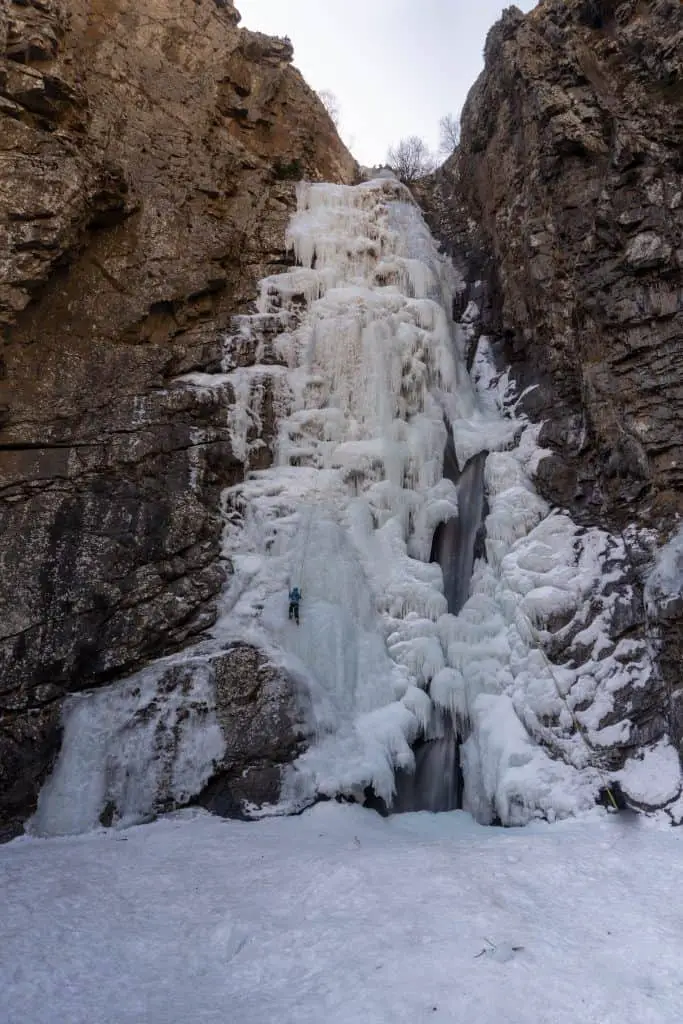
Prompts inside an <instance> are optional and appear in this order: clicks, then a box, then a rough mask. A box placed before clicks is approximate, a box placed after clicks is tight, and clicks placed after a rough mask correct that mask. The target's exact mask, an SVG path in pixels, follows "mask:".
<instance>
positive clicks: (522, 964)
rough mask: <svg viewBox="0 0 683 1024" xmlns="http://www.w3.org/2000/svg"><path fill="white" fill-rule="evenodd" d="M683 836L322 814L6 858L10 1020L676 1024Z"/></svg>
mask: <svg viewBox="0 0 683 1024" xmlns="http://www.w3.org/2000/svg"><path fill="white" fill-rule="evenodd" d="M682 843H683V833H681V832H680V830H672V829H661V828H659V827H658V825H657V823H656V822H653V821H648V820H647V819H642V818H641V819H638V820H634V819H631V818H624V817H621V816H619V817H617V816H615V817H610V816H608V815H605V814H602V813H600V812H597V811H595V812H591V815H590V816H589V817H587V818H584V819H576V820H571V821H566V822H561V823H556V824H554V825H546V824H541V823H538V824H534V825H529V826H527V827H525V828H522V829H511V830H508V829H505V830H503V829H496V828H485V827H482V826H480V825H477V824H475V823H474V821H473V820H472V819H471V818H470V816H469V815H467V814H466V813H464V812H453V813H450V814H441V815H430V814H428V813H425V812H423V813H421V814H409V815H403V816H396V817H393V818H390V819H382V818H380V817H379V816H377V815H375V814H373V812H371V811H368V810H365V809H363V808H361V807H358V806H351V805H343V806H341V805H338V804H336V803H327V804H320V805H318V806H316V807H315V808H313V809H312V810H310V811H308V812H306V813H305V814H304V815H302V816H300V817H295V818H276V819H268V820H264V821H260V822H255V823H240V822H233V821H221V820H219V819H216V818H211V817H209V816H208V815H204V814H200V815H198V816H194V817H193V816H190V815H189V813H188V812H182V814H181V816H179V817H176V818H170V819H165V820H161V821H159V822H157V823H155V824H152V825H146V826H140V827H137V828H133V829H130V830H128V831H124V832H121V831H112V830H110V831H99V832H96V833H91V834H89V835H85V836H78V837H73V838H65V839H49V840H38V839H29V838H26V839H19V840H16V841H15V842H13V843H11V844H9V845H8V846H4V847H2V848H0V905H1V906H2V914H1V916H0V1021H2V1024H213V1022H215V1024H401V1022H406V1024H423V1022H426V1021H430V1022H431V1021H433V1022H438V1021H444V1022H446V1021H448V1022H452V1024H679V1022H680V1020H681V1017H682V1011H683V908H682V907H681V904H680V900H679V899H678V893H679V892H680V890H681V882H682V881H683V867H682V866H681V865H682V864H683V846H682V845H681V844H682Z"/></svg>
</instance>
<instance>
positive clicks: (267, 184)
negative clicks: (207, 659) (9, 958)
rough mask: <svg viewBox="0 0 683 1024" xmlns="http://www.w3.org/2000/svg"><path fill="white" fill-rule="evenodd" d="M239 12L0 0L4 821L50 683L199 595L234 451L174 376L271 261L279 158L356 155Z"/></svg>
mask: <svg viewBox="0 0 683 1024" xmlns="http://www.w3.org/2000/svg"><path fill="white" fill-rule="evenodd" d="M238 21H239V15H238V13H237V11H236V10H235V8H234V6H233V5H232V3H231V2H229V0H3V2H2V3H0V325H1V326H2V330H3V337H2V354H1V357H0V565H1V566H2V574H1V575H0V630H1V632H0V826H2V824H3V822H7V821H12V820H13V819H15V818H17V817H22V816H24V815H25V813H26V811H27V810H30V808H31V807H32V805H33V803H34V800H35V796H36V792H37V788H38V786H39V785H40V782H41V781H42V779H43V777H44V776H45V773H46V771H47V768H48V766H49V763H50V759H51V757H52V755H53V753H54V750H55V749H56V746H57V744H58V740H59V708H60V704H61V701H62V698H63V696H64V695H65V694H66V693H68V692H71V691H74V690H78V689H82V688H84V687H88V686H92V685H97V684H100V683H102V682H105V681H107V680H109V679H111V678H113V677H115V676H116V675H118V674H120V673H122V672H125V671H129V670H130V669H132V668H134V667H136V666H138V665H140V664H143V663H144V662H146V661H147V660H149V659H151V658H153V657H156V656H158V655H160V654H163V653H166V652H168V651H169V650H172V649H177V648H178V647H181V646H182V645H183V644H184V643H186V642H187V641H189V640H190V639H191V638H192V637H194V636H195V635H197V634H199V633H200V632H201V631H202V630H203V629H205V628H206V627H207V626H208V625H210V624H211V622H212V621H213V619H214V617H215V598H216V595H217V594H218V592H219V590H220V587H221V583H222V579H223V571H222V569H221V567H220V561H219V557H218V556H219V542H220V528H221V523H220V518H219V516H218V514H217V513H218V496H219V493H220V490H221V489H222V488H223V487H224V486H226V485H227V484H229V483H231V482H235V481H236V480H240V479H241V478H242V476H243V474H244V470H245V466H244V462H243V461H241V458H240V456H239V454H238V453H235V452H233V451H232V450H231V447H230V441H229V434H228V429H227V425H226V423H225V422H224V415H223V414H221V413H220V410H213V411H212V408H211V407H210V405H209V406H207V403H206V402H203V401H200V399H199V398H198V397H197V392H196V390H194V391H193V390H192V389H187V388H182V387H177V386H175V385H174V384H173V383H172V382H173V380H174V378H175V377H177V376H178V375H179V374H182V373H185V372H188V371H191V370H211V369H212V368H216V366H217V365H218V364H219V363H220V359H221V351H222V346H221V342H222V337H223V335H224V334H225V332H226V330H227V329H228V328H229V325H230V320H231V317H232V315H233V314H235V313H240V312H243V311H245V310H246V309H247V308H248V307H249V304H250V302H251V301H252V300H253V298H254V297H255V284H256V281H257V280H258V279H259V278H260V277H262V276H263V275H265V274H267V273H272V272H273V271H274V270H276V269H277V268H278V267H279V266H281V265H282V264H283V263H286V262H287V256H286V254H285V252H284V250H283V244H284V242H283V240H284V232H285V226H286V223H287V220H288V218H289V215H290V213H291V211H292V209H293V207H294V182H295V180H297V179H299V178H301V177H307V178H309V179H312V180H327V181H344V182H349V181H351V180H352V179H353V177H354V175H355V172H356V168H355V164H354V161H353V159H352V158H351V156H350V154H349V153H348V152H347V151H346V149H345V147H344V146H343V144H342V142H341V141H340V139H339V137H338V136H337V133H336V131H335V129H334V126H333V125H332V123H331V121H330V119H329V117H328V115H327V114H326V112H325V110H324V108H323V106H322V104H321V103H320V101H319V99H318V97H317V96H316V95H315V94H314V93H313V92H312V91H311V90H310V89H309V88H308V87H307V86H306V84H305V83H304V81H303V79H302V78H301V76H300V74H299V73H298V71H297V70H296V69H295V68H294V67H293V66H292V64H291V60H292V48H291V45H290V44H289V42H288V41H287V40H278V39H271V38H269V37H266V36H264V35H261V34H258V33H253V32H250V31H247V30H244V29H240V28H239V27H238ZM244 358H246V356H245V357H244ZM264 432H265V434H267V426H266V427H264ZM259 457H260V459H261V462H262V463H263V464H267V462H268V459H269V458H270V452H269V448H268V438H267V436H266V437H265V439H264V444H263V447H262V449H261V454H260V456H259ZM228 568H229V567H228Z"/></svg>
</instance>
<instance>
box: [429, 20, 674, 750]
mask: <svg viewBox="0 0 683 1024" xmlns="http://www.w3.org/2000/svg"><path fill="white" fill-rule="evenodd" d="M485 56H486V68H485V71H484V72H483V74H482V75H481V77H480V78H479V80H478V81H477V83H476V85H475V86H474V88H473V89H472V91H471V93H470V96H469V98H468V101H467V104H466V106H465V109H464V113H463V120H462V139H461V144H460V147H459V149H458V151H456V153H455V154H454V156H453V157H452V158H451V159H450V160H449V161H448V162H447V164H446V165H445V166H444V168H443V169H442V170H441V171H439V172H437V174H436V175H435V176H433V178H432V179H431V180H430V181H428V182H426V183H425V184H424V185H423V186H422V187H421V188H420V190H419V197H420V199H421V201H422V204H423V206H424V207H425V210H426V212H427V217H428V220H429V221H430V224H431V226H432V228H433V230H434V232H435V234H436V235H437V237H439V238H441V239H442V240H443V241H444V242H446V244H447V246H448V248H449V250H450V251H451V252H452V253H453V254H454V255H455V256H456V257H457V258H458V259H459V261H460V263H461V268H462V270H463V272H464V274H465V277H466V279H467V281H468V291H467V293H466V298H472V299H474V300H475V301H476V302H477V304H478V305H479V307H480V309H481V311H482V318H483V319H482V324H481V327H482V330H483V331H484V332H485V333H487V334H489V335H492V336H494V338H496V339H497V342H498V344H497V349H498V354H499V357H500V362H501V365H502V364H507V365H509V366H511V368H512V373H513V376H514V377H515V378H516V380H517V382H518V385H519V388H520V391H521V390H522V389H524V388H526V387H529V386H530V385H534V386H535V387H534V390H532V391H530V392H529V393H528V395H527V396H526V397H525V399H524V407H525V409H526V411H527V412H528V414H529V415H530V416H531V417H532V419H535V420H542V421H544V426H543V429H542V432H541V437H540V442H541V444H542V445H544V446H545V447H547V448H550V449H551V450H552V453H553V454H552V455H551V456H550V457H548V458H545V459H544V460H543V461H542V462H541V463H540V466H539V472H538V478H537V483H538V486H539V488H540V490H541V491H542V493H543V494H544V496H545V497H546V498H547V499H548V500H549V501H550V502H552V503H553V504H557V505H559V506H561V507H563V508H567V509H569V510H570V512H571V513H572V515H573V516H574V517H575V518H576V519H578V520H579V521H580V522H582V523H586V524H597V525H600V526H602V527H604V528H606V529H608V530H612V531H614V532H615V533H619V532H621V531H622V530H624V529H625V528H626V527H627V526H635V527H641V526H645V527H651V528H654V529H655V530H656V531H657V532H658V534H659V536H660V537H664V536H666V535H668V534H669V533H670V532H671V529H672V527H673V525H674V523H675V521H676V515H677V514H680V513H681V512H682V511H683V174H682V172H683V149H682V148H681V140H682V139H683V5H681V4H680V3H679V2H677V0H652V2H650V3H642V2H639V0H625V2H617V0H544V2H541V3H540V4H539V6H538V7H537V8H536V9H535V10H534V11H532V12H531V13H530V14H528V15H526V16H524V15H522V13H521V12H520V11H519V10H517V9H516V8H509V9H508V10H507V11H506V12H505V14H504V16H503V18H502V20H501V21H500V22H499V23H498V25H496V26H495V27H494V29H492V30H491V32H490V34H489V38H488V40H487V44H486V51H485ZM475 225H476V226H475ZM627 550H630V551H631V552H632V556H633V557H632V559H631V561H632V565H631V570H630V582H629V580H627V579H624V580H623V582H622V584H620V586H621V587H622V589H623V592H624V594H627V592H628V588H629V586H633V587H635V592H636V605H637V608H636V609H635V611H634V612H633V613H632V615H631V616H630V619H629V622H628V623H627V624H626V633H625V635H628V636H632V637H633V638H634V639H638V640H644V641H647V642H648V643H650V644H654V645H655V647H657V648H658V649H659V650H660V655H661V656H660V668H661V670H662V675H663V681H661V685H660V683H657V684H655V683H654V682H653V688H652V689H651V691H649V692H648V693H644V694H640V695H638V694H630V695H626V696H627V697H628V698H629V699H630V700H631V705H632V707H633V708H634V714H633V718H634V721H635V723H636V726H637V728H639V729H641V730H644V731H647V730H648V729H650V726H651V724H652V722H654V721H655V720H657V722H658V724H657V727H656V728H652V729H650V732H651V736H650V738H653V737H654V736H655V735H661V734H662V733H663V732H665V731H666V730H667V728H668V729H669V730H670V732H671V733H672V734H673V736H674V737H675V738H676V739H677V740H679V741H680V740H681V737H682V736H683V730H682V729H681V714H680V711H679V710H678V698H679V696H680V694H679V691H680V687H681V680H680V672H679V671H678V670H675V671H674V670H673V668H672V666H673V665H674V664H677V665H678V666H680V664H681V660H682V658H683V632H682V623H681V619H680V617H678V619H676V620H672V619H668V620H667V621H666V623H653V622H649V623H648V622H647V621H646V616H645V614H644V611H643V604H642V599H641V597H642V578H643V575H644V574H645V572H646V571H647V568H648V563H647V558H645V561H643V557H642V552H640V551H639V549H638V545H637V544H635V543H634V542H633V541H631V542H629V544H628V545H627ZM638 594H640V595H641V597H638V596H637V595H638ZM620 628H621V627H618V626H615V630H616V632H615V637H618V636H620V635H622V633H624V630H621V632H620ZM560 647H561V645H560ZM554 653H555V654H556V655H557V658H558V660H560V661H561V660H562V658H563V656H564V657H566V656H567V652H566V651H565V650H563V649H559V648H558V650H557V651H555V652H554ZM641 711H642V714H641ZM618 760H619V758H618V756H617V757H616V761H618Z"/></svg>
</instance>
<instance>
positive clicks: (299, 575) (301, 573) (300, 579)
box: [292, 505, 313, 593]
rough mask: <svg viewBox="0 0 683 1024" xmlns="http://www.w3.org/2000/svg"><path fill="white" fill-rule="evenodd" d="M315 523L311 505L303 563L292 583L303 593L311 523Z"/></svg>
mask: <svg viewBox="0 0 683 1024" xmlns="http://www.w3.org/2000/svg"><path fill="white" fill-rule="evenodd" d="M312 521H313V505H310V507H309V510H308V518H307V520H306V527H305V530H304V545H303V549H302V552H301V562H300V564H299V569H298V572H297V573H296V575H295V577H294V580H293V581H292V582H293V583H294V585H295V586H298V587H299V590H300V591H301V592H302V593H303V576H304V566H305V565H306V555H307V552H308V541H309V538H310V535H311V522H312Z"/></svg>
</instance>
